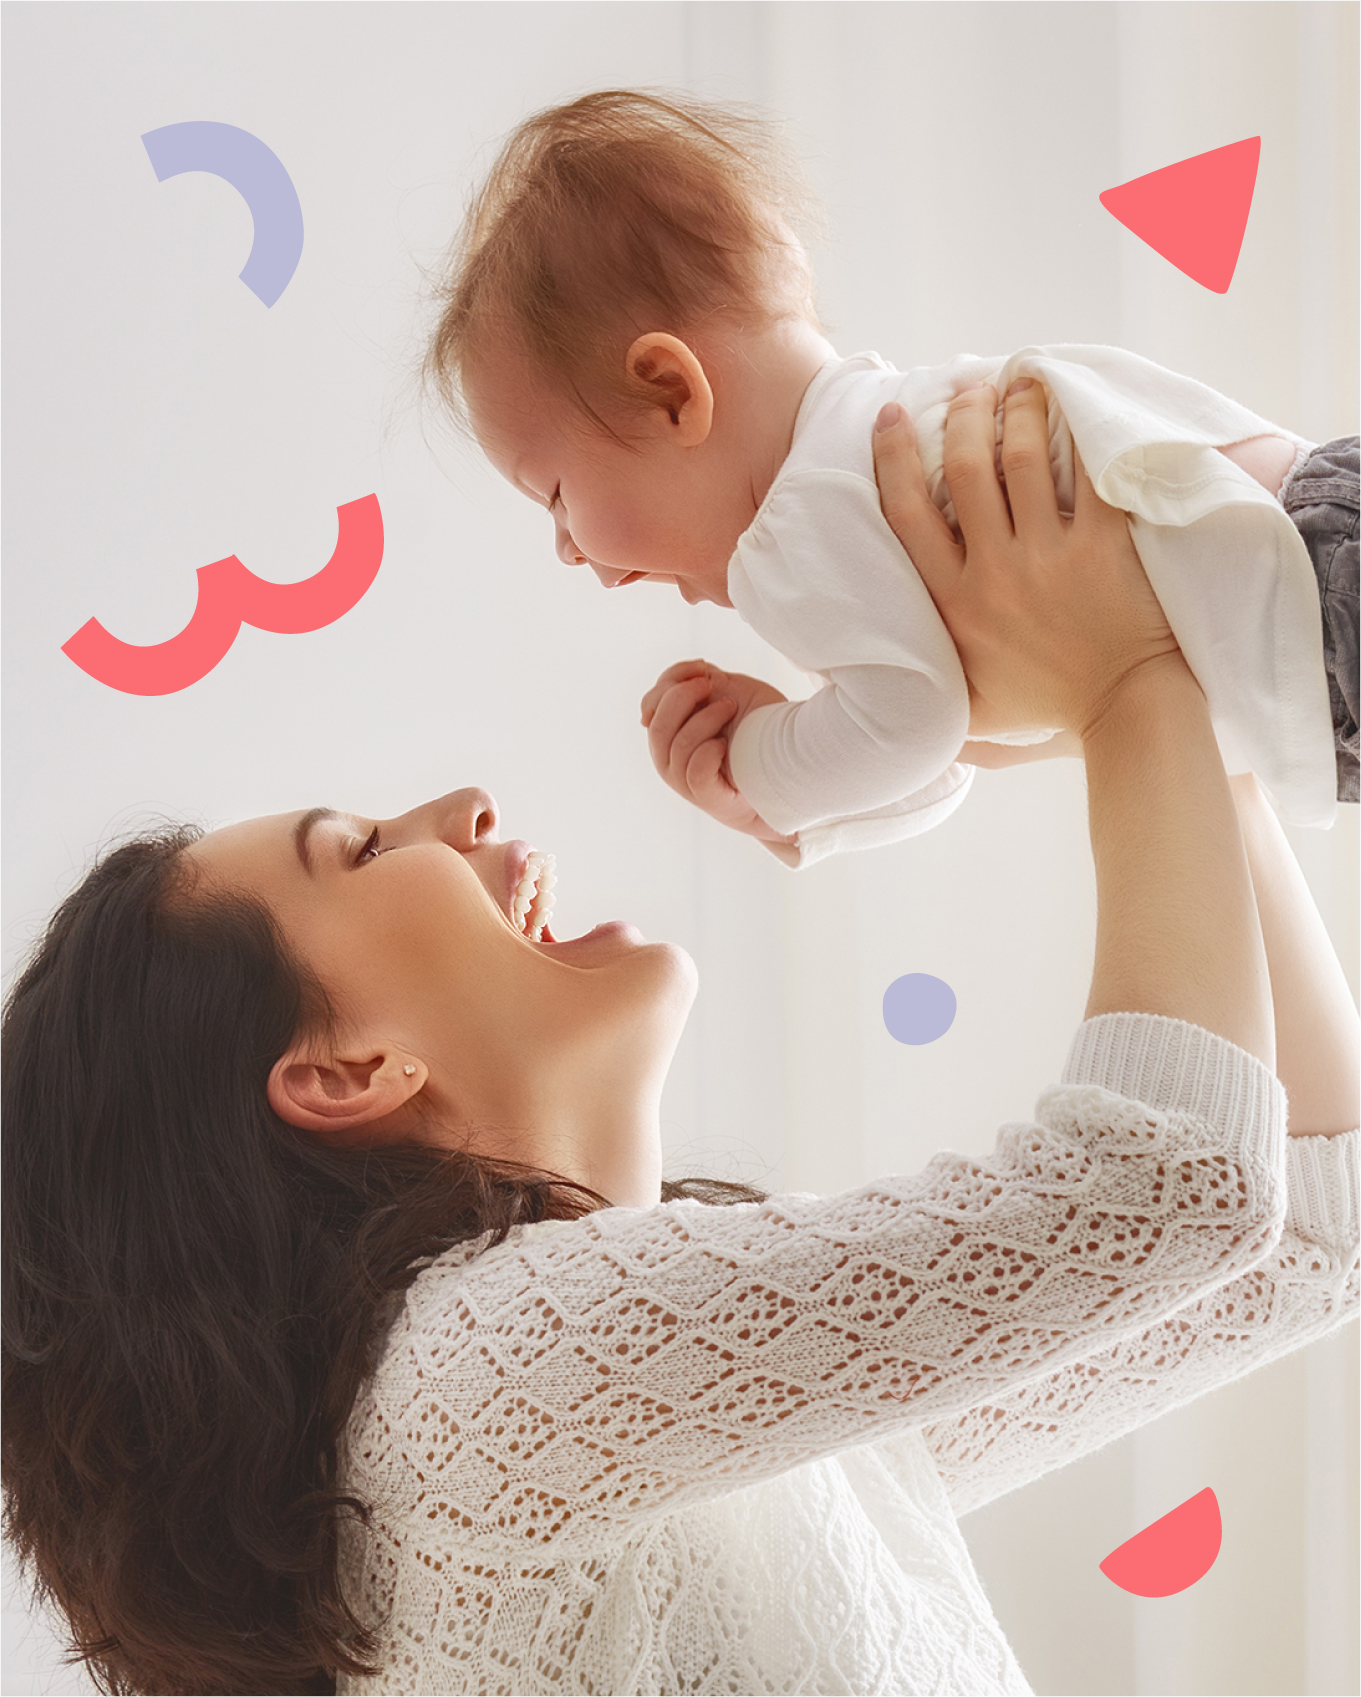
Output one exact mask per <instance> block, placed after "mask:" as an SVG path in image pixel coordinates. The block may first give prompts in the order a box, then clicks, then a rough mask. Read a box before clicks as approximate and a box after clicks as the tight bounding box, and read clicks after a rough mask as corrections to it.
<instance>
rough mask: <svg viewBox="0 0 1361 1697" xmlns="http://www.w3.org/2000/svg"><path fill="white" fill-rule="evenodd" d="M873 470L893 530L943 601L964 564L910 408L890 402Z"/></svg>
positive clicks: (877, 431) (877, 434) (878, 428)
mask: <svg viewBox="0 0 1361 1697" xmlns="http://www.w3.org/2000/svg"><path fill="white" fill-rule="evenodd" d="M874 475H875V478H876V480H877V481H878V484H879V505H880V507H881V508H882V510H883V514H884V519H885V521H886V523H887V524H888V527H889V529H890V530H891V531H892V532H893V534H894V535H895V536H896V537H897V538H898V540H899V542H901V543H902V545H903V547H904V548H905V549H906V550H907V552H908V555H909V557H910V558H911V560H912V563H913V565H914V566H916V568H917V570H918V572H919V573H920V574H921V578H922V581H923V583H925V585H926V587H927V589H928V590H929V591H930V592H931V595H932V596H933V597H934V598H935V599H936V601H937V603H939V599H940V596H941V595H943V594H948V593H949V591H950V590H951V589H952V588H953V586H954V584H955V581H956V579H957V578H958V576H959V572H960V568H961V567H962V566H963V564H964V550H963V549H962V548H961V547H960V546H959V544H958V543H957V542H956V541H955V539H954V536H953V534H952V533H951V530H950V527H949V525H948V524H946V522H945V517H944V514H942V512H941V511H940V509H939V508H938V507H937V506H936V504H935V502H934V501H933V500H932V499H931V496H930V493H929V491H928V490H927V487H926V476H925V473H924V472H923V471H922V463H921V459H920V456H919V455H918V453H917V437H916V432H915V430H914V429H913V427H912V421H911V419H910V418H909V417H908V415H907V412H906V409H905V408H903V407H900V406H899V405H898V403H897V402H896V401H894V402H890V403H889V405H888V406H886V407H884V409H883V411H882V412H881V413H880V414H879V418H878V420H877V422H876V423H875V427H874Z"/></svg>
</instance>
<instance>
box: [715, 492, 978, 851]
mask: <svg viewBox="0 0 1361 1697" xmlns="http://www.w3.org/2000/svg"><path fill="white" fill-rule="evenodd" d="M728 589H729V594H730V595H731V597H732V601H733V605H734V607H736V609H737V610H738V612H739V613H742V614H743V616H744V617H746V619H747V621H748V623H750V624H752V625H753V626H754V628H755V629H757V630H758V631H759V633H760V634H761V636H763V637H764V638H765V640H766V641H767V642H769V643H771V644H772V646H774V647H775V648H778V649H779V650H780V652H781V653H782V654H784V655H786V656H787V657H788V658H789V659H790V660H792V661H793V662H794V663H795V665H797V666H801V667H802V668H803V669H804V670H805V671H808V672H816V673H819V674H821V676H822V677H823V678H824V680H825V683H824V687H823V688H822V689H820V690H819V691H818V692H817V693H816V694H815V695H813V696H811V697H810V698H809V699H808V700H807V701H800V702H787V703H784V704H782V705H779V706H774V707H760V708H757V709H756V710H755V711H753V712H751V713H749V714H748V715H747V716H746V718H745V719H744V720H743V721H742V723H741V724H740V725H739V726H738V728H737V730H736V732H735V733H734V735H733V737H732V739H731V743H730V747H729V768H730V771H731V773H732V779H733V782H734V784H735V785H736V786H737V788H738V790H740V791H741V793H742V795H743V796H744V797H745V798H746V799H747V800H748V801H749V802H750V803H751V804H752V806H753V807H755V809H756V811H757V812H758V813H759V814H760V815H761V817H762V818H763V819H764V820H765V821H766V822H767V823H768V824H769V825H772V826H774V828H775V829H776V830H778V831H782V832H786V833H792V832H802V831H804V830H805V828H807V827H810V826H818V825H822V824H824V823H826V822H829V821H834V820H844V819H846V818H848V816H854V815H865V814H869V813H874V812H876V811H879V812H880V816H881V817H883V816H885V814H886V813H887V812H888V811H889V810H892V811H893V813H894V814H895V815H901V816H902V817H903V818H904V820H907V819H908V818H909V817H910V815H911V813H912V812H913V811H916V809H914V808H913V807H912V806H911V805H910V804H909V803H908V802H907V798H910V797H913V796H915V795H917V794H919V793H920V792H922V791H925V790H926V789H927V788H928V787H929V786H933V785H937V784H938V782H939V780H940V779H941V776H942V774H944V773H946V772H947V770H948V769H949V768H950V766H951V764H952V763H953V762H954V760H955V757H956V755H957V754H958V753H959V751H960V748H961V746H962V745H963V742H964V739H965V738H966V736H967V735H968V730H969V694H968V686H967V685H966V683H965V681H964V672H963V668H962V667H961V666H960V663H959V655H958V654H957V653H956V651H955V646H954V643H953V642H952V641H951V640H950V635H949V632H948V631H947V630H946V628H945V625H944V623H943V621H942V620H941V617H940V614H939V613H937V611H936V609H935V605H934V603H933V602H932V600H931V597H930V595H929V593H928V592H927V589H926V585H925V584H924V583H923V582H922V580H921V578H920V577H919V576H918V575H917V573H916V571H915V569H914V568H913V566H912V564H911V561H910V560H909V559H908V557H907V555H906V554H905V553H904V552H903V550H902V548H901V546H900V545H899V543H898V541H897V539H896V537H895V536H894V535H893V532H892V531H891V530H890V529H889V527H888V525H887V523H886V522H885V520H884V516H883V513H882V512H881V511H880V508H879V494H878V490H877V488H876V487H875V485H874V483H873V482H872V481H870V480H868V479H866V478H864V477H861V476H858V475H856V474H854V473H852V472H847V471H839V470H825V471H819V470H813V471H802V472H796V473H794V474H792V475H786V476H785V477H783V478H782V479H781V480H780V483H779V486H778V489H777V491H776V492H775V496H774V498H773V499H770V500H768V501H767V503H766V505H765V506H764V508H763V510H762V512H761V513H760V514H758V516H757V518H756V520H755V522H754V523H753V524H752V526H751V527H750V529H749V530H748V531H747V532H746V533H745V534H744V535H743V537H742V539H741V542H740V543H739V546H738V550H737V553H736V554H735V556H734V558H733V561H732V563H731V565H730V566H729V571H728ZM962 771H963V769H962V768H960V769H958V771H957V775H956V777H955V779H954V781H953V783H952V784H951V785H950V790H949V793H950V794H951V795H954V794H955V792H956V791H958V792H959V793H958V796H957V798H956V799H962V795H963V779H962ZM934 822H935V819H934V817H933V818H932V819H931V823H934ZM898 834H899V835H906V834H907V831H906V830H901V829H900V830H899V831H898Z"/></svg>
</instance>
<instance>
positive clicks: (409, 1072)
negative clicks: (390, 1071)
mask: <svg viewBox="0 0 1361 1697" xmlns="http://www.w3.org/2000/svg"><path fill="white" fill-rule="evenodd" d="M402 1071H403V1072H404V1073H405V1074H406V1076H407V1077H408V1078H414V1077H415V1076H416V1069H415V1067H413V1066H404V1067H403V1068H402Z"/></svg>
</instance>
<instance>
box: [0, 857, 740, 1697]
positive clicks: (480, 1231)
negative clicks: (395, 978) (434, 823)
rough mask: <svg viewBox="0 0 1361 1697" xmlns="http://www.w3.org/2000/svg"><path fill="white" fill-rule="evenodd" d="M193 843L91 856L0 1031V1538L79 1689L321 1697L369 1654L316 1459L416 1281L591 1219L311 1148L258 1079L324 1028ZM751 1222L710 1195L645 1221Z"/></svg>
mask: <svg viewBox="0 0 1361 1697" xmlns="http://www.w3.org/2000/svg"><path fill="white" fill-rule="evenodd" d="M197 834H198V833H197V832H196V831H194V830H192V829H190V828H180V829H175V830H167V831H165V832H162V833H160V834H158V835H154V836H147V837H142V838H139V839H138V840H136V841H133V842H129V843H126V844H124V845H123V846H122V847H120V848H117V849H115V850H114V851H113V852H111V853H110V854H108V855H107V856H105V858H104V859H103V860H102V861H100V863H99V864H98V865H97V866H96V867H95V868H94V870H93V871H92V872H91V873H90V874H89V875H88V877H86V879H85V880H84V882H83V883H82V884H81V885H80V887H79V888H78V889H77V890H75V891H74V893H73V894H72V895H70V896H69V897H68V898H67V899H66V901H65V902H63V904H62V905H61V907H60V908H59V909H58V911H57V913H56V914H55V916H54V917H53V919H52V921H51V924H50V925H49V926H48V928H47V931H46V934H45V935H44V937H43V939H42V942H41V944H40V945H39V947H38V949H37V951H36V952H35V954H34V956H33V958H32V960H31V961H30V963H29V965H28V966H27V968H26V969H25V971H24V972H23V974H22V976H21V977H20V978H19V980H18V981H17V983H16V985H15V988H14V991H13V993H12V995H11V997H10V998H9V1002H8V1005H7V1007H6V1010H5V1018H4V1037H3V1064H4V1175H3V1176H4V1192H3V1225H4V1246H3V1256H4V1324H3V1351H4V1411H3V1412H4V1433H3V1480H4V1498H5V1504H4V1533H5V1536H6V1537H7V1538H8V1539H9V1540H10V1542H11V1543H12V1545H13V1547H14V1549H15V1551H16V1552H17V1555H18V1557H19V1560H20V1562H21V1564H22V1567H23V1570H24V1572H25V1574H26V1576H27V1577H28V1579H29V1580H30V1582H31V1584H32V1587H33V1591H34V1594H35V1597H36V1599H37V1600H38V1601H40V1602H43V1603H52V1604H55V1605H56V1606H57V1608H59V1609H60V1610H61V1612H62V1613H63V1614H64V1616H65V1618H66V1621H67V1623H68V1624H69V1628H70V1639H71V1647H70V1649H69V1651H68V1655H67V1660H68V1662H80V1661H83V1662H85V1663H86V1664H87V1665H88V1667H89V1670H90V1672H91V1674H92V1676H93V1677H94V1679H95V1681H96V1684H97V1685H98V1686H99V1688H100V1689H101V1690H105V1691H109V1692H120V1693H122V1692H128V1693H132V1692H137V1693H162V1692H177V1693H195V1692H212V1693H230V1692H245V1693H266V1692H298V1693H303V1692H331V1691H334V1689H335V1676H336V1673H337V1672H338V1671H340V1670H343V1671H345V1672H346V1673H350V1674H363V1673H365V1672H371V1671H375V1670H373V1669H371V1668H370V1667H368V1666H366V1664H365V1660H364V1658H366V1657H369V1658H371V1657H372V1656H373V1654H374V1653H375V1650H376V1644H377V1639H376V1634H375V1632H374V1631H373V1630H372V1626H371V1624H370V1627H369V1628H366V1626H365V1624H364V1623H363V1622H361V1621H360V1620H359V1619H358V1618H357V1617H356V1616H355V1615H354V1614H353V1613H352V1612H351V1609H350V1606H349V1603H348V1602H347V1600H346V1598H345V1597H344V1596H343V1595H342V1591H341V1586H340V1580H339V1574H338V1569H337V1544H338V1539H337V1523H338V1517H339V1516H340V1515H341V1514H352V1515H355V1516H357V1517H358V1518H359V1519H360V1520H362V1521H364V1522H365V1523H366V1524H367V1522H368V1518H369V1508H368V1505H367V1504H365V1503H364V1502H363V1501H361V1500H360V1499H359V1498H357V1497H355V1496H353V1495H350V1494H347V1493H346V1492H345V1491H344V1490H343V1489H341V1486H340V1482H339V1480H338V1477H337V1469H338V1451H339V1446H340V1441H341V1437H342V1433H343V1430H344V1427H345V1424H346V1420H347V1418H348V1415H349V1412H350V1408H351V1405H352V1404H353V1402H354V1399H355V1395H356V1392H357V1391H358V1389H359V1386H360V1384H361V1381H362V1380H363V1378H364V1377H365V1376H366V1375H367V1374H368V1373H369V1372H371V1371H372V1370H373V1368H374V1366H375V1365H376V1356H377V1348H378V1345H379V1343H380V1341H381V1337H382V1329H383V1328H382V1322H383V1319H384V1316H387V1317H388V1318H390V1317H391V1314H392V1312H393V1299H394V1297H395V1298H396V1300H397V1301H400V1297H399V1296H398V1295H397V1293H400V1292H402V1291H404V1290H405V1289H406V1287H407V1286H408V1285H409V1284H410V1283H411V1281H412V1280H413V1279H414V1278H415V1277H416V1275H417V1273H418V1272H419V1271H420V1270H421V1269H422V1267H424V1266H426V1265H428V1264H429V1262H430V1260H431V1258H433V1257H434V1256H436V1255H438V1254H439V1253H440V1252H441V1251H443V1250H445V1249H446V1248H448V1247H449V1246H450V1245H452V1244H455V1243H458V1242H460V1241H462V1240H465V1239H473V1238H480V1237H482V1236H484V1235H488V1234H489V1241H490V1242H499V1241H501V1239H503V1238H504V1237H505V1235H506V1233H507V1232H509V1231H510V1229H511V1228H512V1227H513V1226H516V1225H518V1224H521V1223H523V1222H527V1221H534V1220H542V1219H550V1218H558V1219H569V1218H575V1217H577V1216H578V1215H580V1214H583V1213H588V1212H590V1211H591V1210H592V1209H594V1208H596V1207H601V1206H608V1203H606V1201H605V1199H604V1198H603V1197H600V1196H598V1195H596V1194H595V1193H594V1192H592V1191H588V1190H585V1189H584V1188H582V1187H581V1186H578V1185H574V1184H571V1183H569V1182H568V1181H566V1180H563V1179H560V1178H557V1177H555V1176H554V1175H552V1174H550V1173H544V1172H537V1171H533V1170H531V1169H529V1168H524V1167H516V1166H511V1165H508V1164H501V1163H494V1162H490V1161H487V1160H484V1159H480V1158H477V1157H474V1156H472V1155H470V1154H466V1153H462V1152H458V1151H451V1150H447V1149H444V1148H437V1147H434V1146H431V1145H422V1144H416V1143H409V1144H399V1145H393V1144H386V1145H384V1146H382V1147H381V1148H371V1149H365V1148H348V1149H341V1148H335V1147H331V1146H329V1145H327V1144H325V1143H323V1142H321V1141H320V1140H318V1139H316V1138H314V1137H312V1136H309V1135H308V1134H307V1133H305V1132H303V1131H299V1130H296V1129H295V1128H293V1127H292V1126H289V1125H287V1124H286V1123H285V1122H284V1121H283V1120H281V1119H279V1118H278V1117H277V1115H275V1114H274V1112H273V1111H272V1110H271V1108H270V1106H269V1103H268V1101H267V1099H266V1094H265V1085H266V1080H267V1078H268V1075H269V1071H270V1068H271V1067H272V1065H273V1064H274V1062H275V1061H276V1060H277V1059H278V1058H279V1056H280V1055H282V1054H283V1053H284V1052H285V1051H286V1050H287V1049H288V1047H289V1045H290V1043H291V1042H292V1040H293V1039H294V1038H295V1036H297V1035H299V1034H300V1033H304V1032H309V1031H325V1030H326V1028H327V1027H328V1025H329V1024H330V1023H331V1021H332V1017H333V1016H332V1011H331V1009H330V1007H329V1005H328V1003H327V1000H326V997H325V994H324V992H323V991H322V989H321V987H320V986H319V985H318V984H316V983H315V982H314V981H312V980H311V979H309V977H308V975H307V974H306V973H305V972H304V971H303V970H302V969H301V968H300V966H299V965H298V963H297V962H296V961H294V960H293V959H292V958H291V957H290V955H289V952H288V950H287V948H286V947H285V945H284V942H283V940H282V938H281V937H280V935H279V934H278V932H277V930H276V928H275V926H274V924H273V921H272V919H271V916H270V915H269V913H268V911H267V910H266V909H265V908H264V907H263V906H262V905H260V904H258V903H255V902H252V901H250V900H248V899H243V898H240V897H229V896H225V895H222V894H208V893H205V892H202V891H197V890H195V888H194V885H193V880H192V879H191V878H190V876H189V869H188V864H187V862H186V861H185V858H184V856H183V852H182V851H183V850H184V849H185V848H186V847H187V846H188V845H189V844H190V843H191V842H193V841H194V840H195V838H196V836H197ZM687 1195H688V1196H696V1197H699V1198H700V1199H701V1200H704V1201H710V1202H730V1201H748V1200H759V1199H760V1195H759V1193H758V1192H755V1191H752V1190H749V1189H747V1188H746V1187H744V1186H741V1185H730V1184H725V1183H723V1182H722V1181H717V1180H684V1181H680V1182H679V1183H675V1184H668V1185H666V1186H664V1187H663V1199H664V1200H671V1199H673V1198H676V1197H679V1196H687Z"/></svg>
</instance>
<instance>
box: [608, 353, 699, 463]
mask: <svg viewBox="0 0 1361 1697" xmlns="http://www.w3.org/2000/svg"><path fill="white" fill-rule="evenodd" d="M624 365H625V369H626V370H627V372H628V374H629V377H630V378H631V379H632V381H633V382H634V383H635V384H636V385H637V386H638V389H639V391H640V392H641V393H642V394H643V395H645V396H646V397H647V398H648V400H649V401H651V402H652V404H653V406H654V407H655V415H654V416H655V417H656V420H657V423H658V424H659V426H660V427H661V429H662V430H663V431H664V432H665V433H666V434H667V435H668V436H669V437H670V439H671V440H672V441H673V442H675V443H676V444H677V445H678V446H680V447H682V448H697V447H698V446H699V444H700V443H701V442H703V441H704V440H705V438H706V437H707V436H708V434H709V431H710V430H711V429H712V428H713V422H714V392H713V390H712V389H711V388H710V387H709V379H708V378H707V377H706V376H705V374H704V367H703V366H702V365H701V364H700V361H699V357H698V356H697V355H696V353H695V352H694V350H693V349H692V348H690V347H687V346H686V344H685V343H684V342H682V341H681V340H680V338H679V337H678V336H671V335H668V334H667V333H666V331H664V330H649V331H648V333H647V335H646V336H639V338H638V340H637V341H636V342H634V344H633V346H632V347H631V348H630V349H629V351H628V353H627V354H626V355H625V356H624Z"/></svg>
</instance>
